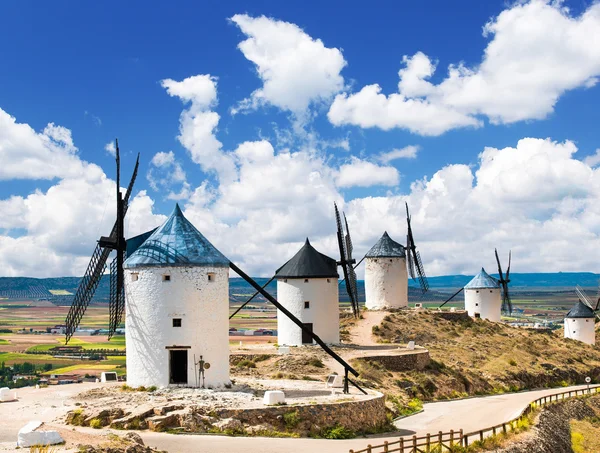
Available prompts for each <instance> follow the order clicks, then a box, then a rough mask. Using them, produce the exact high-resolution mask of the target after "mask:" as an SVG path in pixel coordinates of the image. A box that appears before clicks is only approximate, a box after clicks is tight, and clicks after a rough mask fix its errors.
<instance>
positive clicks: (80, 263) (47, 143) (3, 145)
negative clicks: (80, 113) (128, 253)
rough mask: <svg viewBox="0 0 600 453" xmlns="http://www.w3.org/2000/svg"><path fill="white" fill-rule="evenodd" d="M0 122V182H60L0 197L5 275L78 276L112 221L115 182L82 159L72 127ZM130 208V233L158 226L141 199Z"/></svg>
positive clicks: (3, 117)
mask: <svg viewBox="0 0 600 453" xmlns="http://www.w3.org/2000/svg"><path fill="white" fill-rule="evenodd" d="M0 122H2V127H0V153H1V154H2V155H1V157H0V158H1V159H2V162H3V165H2V167H1V169H0V174H1V175H2V177H3V178H4V179H8V178H10V179H15V178H18V179H23V178H27V179H31V180H37V179H57V180H58V181H57V182H56V183H55V184H53V185H51V186H50V187H49V188H48V189H47V190H44V191H43V190H39V189H38V190H34V191H33V192H32V193H30V194H28V195H26V196H16V195H13V196H11V197H9V198H7V199H3V200H0V211H2V212H3V214H4V215H3V216H2V219H0V229H3V230H4V231H2V230H0V269H2V275H4V276H20V275H25V276H36V277H44V276H62V275H82V274H83V272H84V270H85V267H86V266H87V262H88V260H89V256H90V254H91V252H92V251H93V248H94V244H95V242H96V240H98V238H99V236H100V235H106V234H108V232H110V229H111V228H112V225H113V223H114V219H115V206H114V193H115V182H114V181H113V180H111V179H109V178H107V177H106V175H105V174H104V172H103V171H102V169H101V168H100V167H98V166H97V165H95V164H91V163H88V162H85V161H82V160H80V158H79V156H78V154H77V148H76V147H75V145H74V143H73V140H72V138H71V137H72V136H71V131H70V130H68V129H66V128H64V127H62V126H57V125H55V124H53V123H50V124H49V125H48V126H46V128H44V130H43V131H42V132H36V131H34V130H33V129H32V128H31V127H30V126H29V125H27V124H22V123H18V122H17V121H16V120H15V118H13V117H11V116H10V115H8V114H7V113H5V112H4V111H2V110H0ZM16 150H18V151H19V153H18V154H15V153H16ZM4 164H6V165H4ZM144 202H145V205H144ZM131 203H132V204H131V206H132V207H131V209H132V211H133V212H134V215H136V214H135V213H136V211H137V219H138V220H137V221H134V222H131V220H132V218H131V217H130V216H128V231H127V233H128V235H129V234H130V233H132V232H133V233H137V232H141V231H140V230H144V228H145V226H146V225H153V226H156V221H155V219H154V214H153V213H152V210H151V209H148V207H150V208H151V206H149V203H148V200H145V194H141V193H140V194H138V195H137V196H135V197H133V200H132V201H131ZM136 206H139V207H141V208H142V209H140V210H137V209H136ZM159 218H160V217H159ZM147 229H149V228H146V230H147ZM144 231H145V230H144Z"/></svg>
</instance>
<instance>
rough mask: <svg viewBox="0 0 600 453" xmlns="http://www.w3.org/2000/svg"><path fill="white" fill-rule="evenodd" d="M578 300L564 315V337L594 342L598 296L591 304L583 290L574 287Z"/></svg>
mask: <svg viewBox="0 0 600 453" xmlns="http://www.w3.org/2000/svg"><path fill="white" fill-rule="evenodd" d="M575 292H576V293H577V297H578V298H579V300H578V301H577V303H576V304H575V306H574V307H573V308H571V310H570V311H569V313H567V316H566V317H565V338H571V339H573V340H578V341H581V342H583V343H587V344H591V345H595V344H596V329H595V327H596V318H597V317H598V315H597V314H596V312H597V311H598V309H599V308H600V298H599V299H598V301H597V302H596V303H595V304H593V303H592V302H591V301H590V300H589V299H588V297H587V296H586V294H585V293H584V292H583V290H582V289H581V288H580V287H579V286H576V287H575Z"/></svg>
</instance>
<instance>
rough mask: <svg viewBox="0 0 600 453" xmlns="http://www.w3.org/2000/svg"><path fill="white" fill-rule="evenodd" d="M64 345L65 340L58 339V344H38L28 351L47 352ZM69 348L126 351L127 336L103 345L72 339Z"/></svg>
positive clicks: (115, 338)
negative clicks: (79, 347)
mask: <svg viewBox="0 0 600 453" xmlns="http://www.w3.org/2000/svg"><path fill="white" fill-rule="evenodd" d="M64 344H65V340H64V338H57V339H56V344H52V343H50V344H38V345H36V346H32V347H30V348H28V349H27V350H28V351H30V352H32V351H36V352H37V351H43V352H45V351H49V350H50V349H52V348H55V347H57V346H64ZM68 346H81V348H82V349H83V350H85V351H88V350H92V349H118V350H121V351H122V350H124V349H125V336H118V337H113V338H112V339H111V340H110V341H108V342H102V343H90V342H89V341H85V340H82V339H80V338H71V340H70V341H69V344H68Z"/></svg>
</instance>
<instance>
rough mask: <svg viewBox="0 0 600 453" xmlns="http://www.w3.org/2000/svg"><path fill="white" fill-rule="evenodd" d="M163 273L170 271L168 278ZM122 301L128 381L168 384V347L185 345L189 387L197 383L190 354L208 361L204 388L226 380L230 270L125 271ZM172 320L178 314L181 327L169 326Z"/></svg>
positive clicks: (222, 383) (210, 268)
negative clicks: (123, 306) (123, 302)
mask: <svg viewBox="0 0 600 453" xmlns="http://www.w3.org/2000/svg"><path fill="white" fill-rule="evenodd" d="M209 273H210V274H212V275H213V279H212V281H209V280H208V274H209ZM133 274H137V280H135V278H134V275H133ZM164 275H170V281H165V280H164V278H163V276H164ZM134 280H135V281H134ZM125 303H126V310H125V313H126V316H125V341H126V347H127V384H128V385H130V386H131V387H139V386H141V385H143V386H146V387H148V386H153V385H155V386H157V387H162V386H167V385H169V384H170V382H169V379H170V373H169V358H170V354H169V350H168V349H166V347H167V346H190V348H189V349H187V351H188V373H187V375H188V384H187V385H188V386H190V387H193V386H196V371H195V367H194V355H195V356H196V361H198V360H199V359H200V355H202V356H203V359H204V360H205V361H206V362H208V363H210V369H208V370H206V371H205V386H207V387H209V386H211V387H219V386H223V385H226V384H229V383H230V380H229V268H223V267H215V268H213V267H145V268H133V269H126V270H125ZM173 318H181V327H173ZM200 384H201V383H198V385H200Z"/></svg>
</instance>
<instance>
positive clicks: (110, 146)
mask: <svg viewBox="0 0 600 453" xmlns="http://www.w3.org/2000/svg"><path fill="white" fill-rule="evenodd" d="M104 151H106V152H107V153H108V154H110V155H111V156H113V157H114V156H116V155H117V148H116V146H115V142H112V141H111V142H108V143H107V144H106V145H104Z"/></svg>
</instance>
